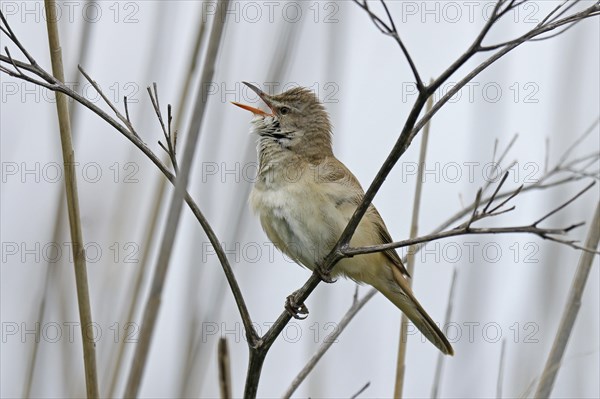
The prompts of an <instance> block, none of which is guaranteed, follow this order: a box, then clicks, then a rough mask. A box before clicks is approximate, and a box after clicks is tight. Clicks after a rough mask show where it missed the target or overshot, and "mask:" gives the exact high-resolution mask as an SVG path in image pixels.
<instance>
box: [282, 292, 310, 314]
mask: <svg viewBox="0 0 600 399" xmlns="http://www.w3.org/2000/svg"><path fill="white" fill-rule="evenodd" d="M297 293H298V291H294V292H292V293H291V294H290V295H289V296H288V297H287V298H286V299H285V310H287V311H288V313H289V314H290V315H291V316H292V317H293V318H294V319H296V320H304V319H306V318H307V317H308V308H307V307H306V305H305V304H304V303H300V304H298V301H297V299H296V294H297Z"/></svg>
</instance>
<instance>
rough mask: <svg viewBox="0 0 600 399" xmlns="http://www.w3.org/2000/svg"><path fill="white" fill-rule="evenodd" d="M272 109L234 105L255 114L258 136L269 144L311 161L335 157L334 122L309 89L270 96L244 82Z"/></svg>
mask: <svg viewBox="0 0 600 399" xmlns="http://www.w3.org/2000/svg"><path fill="white" fill-rule="evenodd" d="M243 83H244V84H245V85H246V86H248V87H249V88H250V89H251V90H252V91H254V92H255V93H256V94H257V95H258V96H259V97H260V98H261V99H262V101H264V103H265V104H266V105H267V107H268V108H269V111H270V112H268V111H263V110H261V109H259V108H255V107H252V106H249V105H245V104H240V103H237V102H234V103H233V104H235V105H237V106H238V107H241V108H243V109H245V110H248V111H250V112H252V113H253V114H254V119H253V120H252V125H253V131H254V133H256V134H258V135H259V136H260V141H261V143H263V144H267V145H269V146H270V145H276V146H279V147H281V149H283V150H286V151H292V152H294V153H296V154H298V155H301V156H306V157H308V158H320V157H323V156H327V155H331V153H332V150H331V123H330V122H329V116H328V115H327V111H325V107H323V104H321V102H320V101H319V99H318V98H317V96H316V95H315V94H314V93H313V92H312V91H311V90H309V89H306V88H303V87H295V88H293V89H290V90H287V91H285V92H283V93H281V94H277V95H269V94H267V93H265V92H263V91H262V90H260V89H259V88H257V87H256V86H254V85H252V84H250V83H246V82H243Z"/></svg>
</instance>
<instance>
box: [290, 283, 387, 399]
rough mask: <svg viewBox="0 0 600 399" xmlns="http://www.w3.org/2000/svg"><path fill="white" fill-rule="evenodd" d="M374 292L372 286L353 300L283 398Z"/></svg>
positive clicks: (300, 381)
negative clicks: (360, 296) (359, 297)
mask: <svg viewBox="0 0 600 399" xmlns="http://www.w3.org/2000/svg"><path fill="white" fill-rule="evenodd" d="M376 293H377V290H376V289H374V288H371V289H370V290H369V292H367V293H366V294H365V296H363V297H362V298H361V299H360V300H359V301H356V300H355V301H353V303H352V306H351V307H350V309H348V311H347V312H346V314H344V317H342V319H341V320H340V322H339V323H337V325H336V329H335V330H334V331H333V332H332V333H331V334H330V335H328V336H327V339H326V340H324V341H323V343H322V344H321V346H320V347H319V349H318V350H317V351H316V352H315V353H314V354H313V355H312V357H311V358H310V360H309V361H308V362H307V363H306V365H305V366H304V367H303V368H302V370H300V372H299V373H298V375H297V376H296V378H294V380H293V381H292V383H291V384H290V386H289V387H288V389H286V391H285V393H284V394H283V395H282V397H283V398H286V399H287V398H290V397H291V396H292V395H293V394H294V392H295V391H296V389H298V387H299V386H300V384H301V383H302V381H304V379H305V378H306V376H308V374H310V372H311V371H312V370H313V369H314V368H315V366H316V365H317V363H318V362H319V360H321V358H322V357H323V355H324V354H325V352H327V351H328V350H329V348H330V347H331V345H333V344H334V343H336V342H337V339H338V337H339V336H340V334H341V333H342V331H344V329H345V328H346V327H347V326H348V324H349V323H350V320H352V318H354V315H356V314H357V313H358V311H359V310H360V309H362V307H363V306H364V305H365V304H366V303H367V302H368V301H369V300H370V299H371V298H372V297H373V296H374V295H375V294H376Z"/></svg>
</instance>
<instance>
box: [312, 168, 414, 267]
mask: <svg viewBox="0 0 600 399" xmlns="http://www.w3.org/2000/svg"><path fill="white" fill-rule="evenodd" d="M320 168H321V171H320V173H319V176H320V177H321V178H323V180H324V181H326V182H335V183H338V184H343V185H346V186H352V187H354V188H356V192H357V194H359V195H357V196H355V197H352V198H345V200H346V201H348V202H352V203H353V204H354V205H355V206H358V205H359V204H360V203H361V201H362V199H363V195H364V191H363V188H362V186H361V185H360V182H359V181H358V179H357V178H356V177H355V176H354V175H353V174H352V172H350V170H349V169H348V168H347V167H346V165H344V164H343V163H342V162H340V161H339V160H338V159H336V158H335V157H330V158H328V159H327V160H326V161H325V162H322V163H321V164H320ZM367 213H372V214H373V215H374V216H375V217H373V218H370V219H371V220H373V221H374V222H375V225H376V228H377V233H378V234H379V238H380V239H381V242H380V243H377V244H389V243H392V242H393V240H392V237H391V236H390V233H389V232H388V230H387V227H386V226H385V223H384V222H383V219H382V218H381V215H380V214H379V212H377V209H375V206H373V205H372V204H371V205H370V206H369V209H368V210H367ZM364 217H365V218H366V217H368V215H365V216H364ZM382 253H383V254H384V255H385V256H386V257H387V258H388V260H389V261H390V262H391V263H392V265H394V266H396V267H397V268H398V270H400V273H402V275H404V276H405V277H406V278H410V274H408V271H407V270H406V268H405V267H404V264H403V263H402V259H400V256H398V253H397V252H396V250H395V249H389V250H387V251H384V252H382Z"/></svg>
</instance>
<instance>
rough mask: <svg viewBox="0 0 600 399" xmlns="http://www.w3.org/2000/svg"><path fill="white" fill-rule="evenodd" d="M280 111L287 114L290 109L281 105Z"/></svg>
mask: <svg viewBox="0 0 600 399" xmlns="http://www.w3.org/2000/svg"><path fill="white" fill-rule="evenodd" d="M279 113H280V114H281V115H287V114H289V113H290V109H289V108H288V107H281V108H279Z"/></svg>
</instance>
